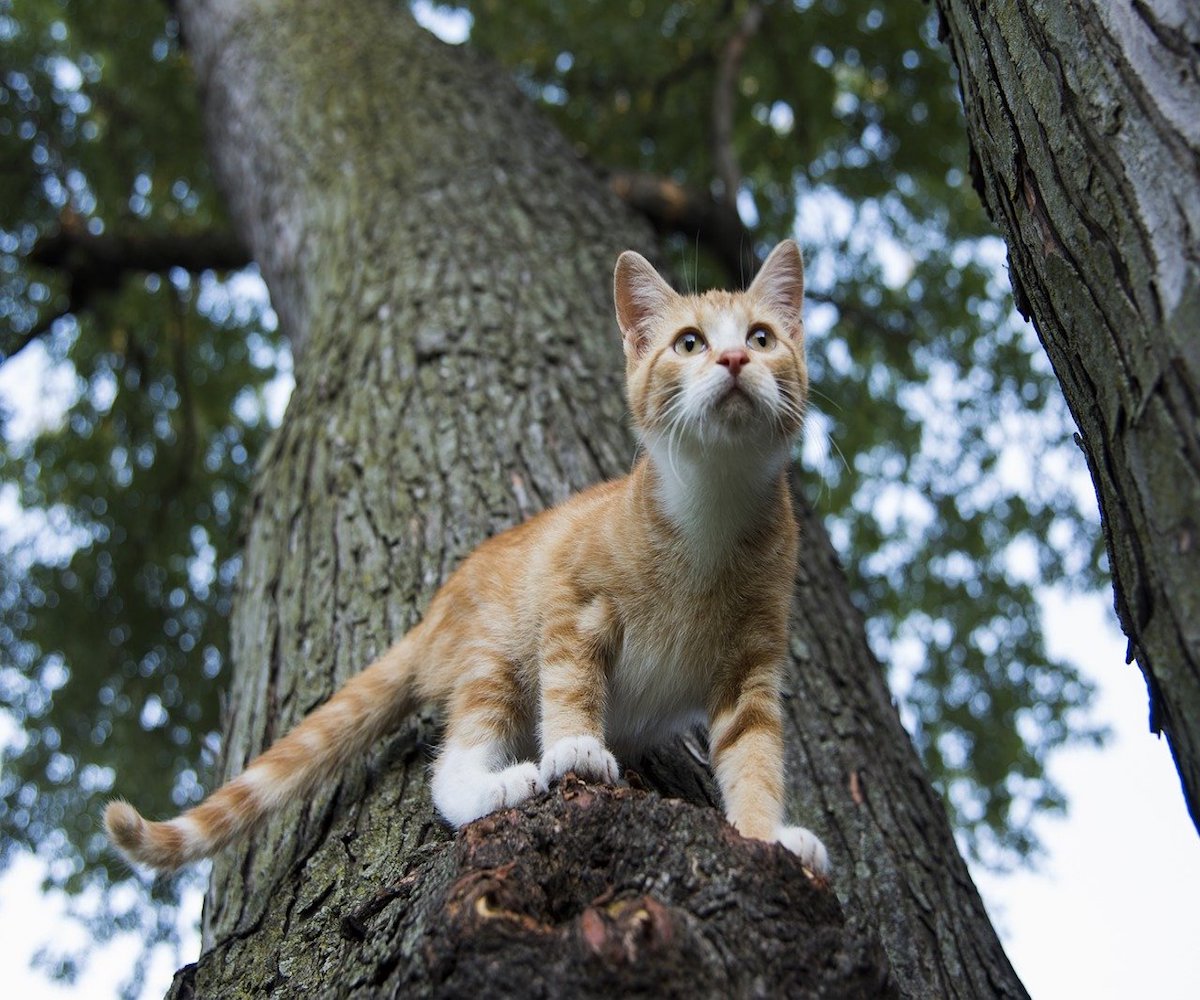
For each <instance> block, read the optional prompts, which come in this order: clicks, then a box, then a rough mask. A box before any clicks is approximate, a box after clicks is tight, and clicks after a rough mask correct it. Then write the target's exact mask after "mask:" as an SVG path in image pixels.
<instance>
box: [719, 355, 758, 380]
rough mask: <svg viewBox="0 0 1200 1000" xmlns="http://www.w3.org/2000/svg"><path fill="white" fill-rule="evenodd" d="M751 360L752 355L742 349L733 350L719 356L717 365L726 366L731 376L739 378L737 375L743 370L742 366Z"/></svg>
mask: <svg viewBox="0 0 1200 1000" xmlns="http://www.w3.org/2000/svg"><path fill="white" fill-rule="evenodd" d="M749 360H750V355H749V354H747V353H746V352H745V351H743V350H742V349H741V348H740V347H735V348H732V349H731V350H728V351H722V352H721V353H720V354H719V355H718V356H717V364H719V365H724V366H725V367H726V368H728V369H729V374H730V375H732V376H733V377H734V378H737V373H738V372H740V371H741V370H742V365H744V364H745V363H746V362H747V361H749Z"/></svg>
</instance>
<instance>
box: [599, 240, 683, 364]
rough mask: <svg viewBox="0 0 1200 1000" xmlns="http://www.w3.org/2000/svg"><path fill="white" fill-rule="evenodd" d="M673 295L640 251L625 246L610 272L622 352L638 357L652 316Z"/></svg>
mask: <svg viewBox="0 0 1200 1000" xmlns="http://www.w3.org/2000/svg"><path fill="white" fill-rule="evenodd" d="M674 298H675V291H674V289H672V288H671V286H670V285H668V284H667V283H666V282H665V281H663V279H662V278H661V277H660V276H659V273H658V272H657V271H656V270H654V265H652V264H651V263H650V261H648V260H646V258H645V257H643V256H642V255H641V254H640V253H635V252H634V251H633V250H626V251H625V252H624V253H623V254H621V256H620V257H618V258H617V268H616V271H615V272H614V273H613V301H614V302H615V303H616V307H617V325H618V326H620V327H621V333H622V334H623V336H624V339H625V356H626V357H627V358H630V359H632V358H635V357H639V356H640V355H641V354H642V352H643V351H645V349H646V347H647V346H648V344H649V337H650V333H651V331H652V330H653V327H654V319H655V317H657V316H659V315H661V314H662V313H663V312H664V311H665V310H666V308H667V306H668V305H669V304H670V302H671V300H672V299H674Z"/></svg>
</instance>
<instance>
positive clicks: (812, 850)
mask: <svg viewBox="0 0 1200 1000" xmlns="http://www.w3.org/2000/svg"><path fill="white" fill-rule="evenodd" d="M803 290H804V272H803V266H802V264H801V260H800V252H799V250H798V249H797V248H796V245H795V244H794V243H792V242H791V241H790V240H789V241H786V242H784V243H781V244H779V246H777V247H776V248H775V250H774V251H773V252H772V253H771V256H770V257H769V258H768V259H767V262H766V263H765V264H764V265H763V268H762V270H761V272H760V273H759V275H758V277H757V278H756V279H755V281H754V283H753V284H752V285H751V286H750V288H749V289H748V290H747V291H746V292H744V293H741V294H732V293H728V292H708V293H706V294H704V295H699V296H682V295H678V294H677V293H675V292H674V291H672V290H671V288H670V287H669V286H668V285H667V284H666V283H665V282H664V281H663V280H662V278H660V277H659V275H658V273H657V272H656V271H655V270H654V268H653V267H651V266H650V264H649V263H648V262H647V261H646V260H645V259H644V258H643V257H641V256H639V255H638V254H636V253H633V252H631V251H629V252H626V253H623V254H622V255H621V257H620V259H619V260H618V261H617V267H616V275H615V295H616V308H617V320H618V322H619V324H620V327H621V331H622V333H623V334H624V344H625V357H626V379H627V383H628V392H629V402H630V405H631V408H632V410H633V418H634V422H635V424H636V426H637V429H638V431H639V433H640V435H641V440H642V442H643V444H644V446H645V454H644V455H643V456H642V458H641V459H640V460H639V461H638V463H637V464H636V465H635V466H634V469H633V471H632V472H631V473H630V474H629V475H628V476H626V477H625V478H623V479H619V480H616V481H615V482H610V483H604V484H602V485H599V486H595V487H593V488H592V489H589V490H586V491H584V492H583V493H581V494H580V495H579V496H577V497H575V498H573V499H571V500H569V501H568V502H566V503H564V504H563V505H562V506H560V507H556V508H555V509H553V510H550V511H546V512H544V513H542V514H540V515H539V516H537V517H535V518H533V519H532V520H530V521H528V522H526V523H525V524H521V525H519V526H517V527H515V528H513V529H511V530H509V531H506V532H504V533H503V534H501V535H499V536H497V537H496V538H493V539H491V540H490V541H487V542H485V543H484V544H482V545H481V546H479V548H478V549H476V550H475V552H474V553H472V555H471V556H470V557H469V558H468V559H467V560H466V561H465V562H464V563H463V564H462V566H460V567H459V568H458V570H457V571H456V572H455V573H454V575H453V576H451V577H450V579H449V580H448V581H447V582H446V585H445V586H444V587H442V589H441V590H440V591H439V592H438V594H437V595H436V596H435V597H434V599H433V601H432V603H431V604H430V606H429V611H428V613H427V614H426V616H425V619H424V620H423V621H422V622H421V623H420V624H419V625H418V626H417V627H416V628H414V629H413V630H412V631H411V632H409V633H408V635H406V636H405V637H404V638H403V639H401V640H400V641H399V642H398V643H397V644H396V645H395V646H393V647H392V648H391V649H390V650H388V652H386V653H384V654H383V656H381V657H380V658H379V659H378V660H377V661H376V662H375V663H373V664H371V665H370V666H369V667H368V668H367V669H366V670H364V671H363V672H362V673H361V674H359V675H358V676H356V677H354V678H352V679H351V680H350V681H349V682H348V683H347V684H346V685H345V686H344V687H343V688H342V689H341V690H340V691H339V692H338V693H337V694H336V695H334V697H332V698H331V699H330V700H329V701H328V702H327V703H326V704H324V705H323V706H321V707H320V708H318V709H316V710H315V711H314V712H312V713H311V714H310V715H309V716H308V717H307V718H305V719H304V720H303V721H302V722H301V723H300V724H299V725H297V726H296V728H295V729H293V730H292V731H291V732H290V733H289V734H288V735H287V736H285V737H283V738H282V739H281V740H279V741H278V742H277V743H275V745H274V746H272V747H271V748H270V749H269V750H267V751H266V752H265V753H263V754H262V756H260V757H258V758H257V759H256V760H254V761H253V762H252V763H251V764H250V765H249V767H247V769H246V770H245V772H244V773H243V774H241V775H240V776H239V777H237V778H234V779H233V780H232V781H230V782H229V783H228V784H226V785H225V786H224V787H222V788H220V789H218V790H217V791H215V792H214V793H213V794H212V795H210V796H209V797H208V798H207V799H206V800H205V801H204V802H202V803H201V804H200V805H198V806H196V807H195V808H194V809H191V810H189V811H188V812H186V813H184V814H183V815H182V816H180V817H178V818H176V819H173V820H171V821H169V822H165V823H151V822H147V821H146V820H144V819H143V818H142V817H141V816H140V815H139V814H138V812H137V811H136V810H135V809H134V808H133V807H132V806H130V805H128V804H127V803H125V802H112V803H110V804H109V806H108V809H107V812H106V813H105V817H104V821H105V825H106V827H107V829H108V834H109V837H110V838H111V839H112V841H113V842H114V843H115V844H116V845H117V846H118V847H119V848H120V849H121V850H122V851H123V852H124V853H125V855H126V856H127V857H129V858H130V859H131V860H133V861H137V862H141V863H143V864H146V865H149V866H151V867H153V868H162V869H170V868H176V867H178V866H180V865H182V864H185V863H187V862H189V861H192V860H194V859H197V858H201V857H205V856H207V855H209V854H212V853H213V852H214V851H216V850H217V849H218V848H220V847H221V846H222V845H224V844H226V843H228V842H229V841H230V840H231V839H232V838H234V837H235V836H237V835H239V834H241V833H243V832H245V831H247V830H248V829H250V828H251V827H252V826H253V825H254V824H255V823H257V822H258V821H259V819H260V818H262V816H263V815H264V814H266V813H267V812H268V811H269V810H273V809H276V808H278V807H280V806H282V805H283V804H285V803H287V802H289V801H292V800H294V799H297V798H299V797H300V796H302V795H303V794H305V793H306V792H307V791H308V790H310V789H311V788H313V787H314V786H315V785H316V784H317V783H318V782H320V781H323V780H324V779H326V778H327V777H329V776H330V775H332V774H335V773H336V772H337V771H338V770H339V769H340V768H342V767H343V766H344V765H345V763H346V762H347V761H348V760H349V759H350V758H351V757H352V756H353V755H355V754H359V753H361V752H362V751H363V750H364V749H365V748H367V747H368V746H370V744H372V743H373V742H374V741H375V740H377V739H378V738H379V737H381V736H382V735H384V734H385V733H387V732H388V731H389V730H390V729H391V728H393V727H394V726H395V724H396V723H397V722H398V721H399V720H400V719H401V718H402V717H403V716H404V715H405V714H406V713H407V712H409V711H410V710H411V709H412V708H413V707H414V706H415V705H416V704H417V703H419V702H421V701H426V700H432V701H435V702H437V703H439V704H440V705H441V706H442V707H443V708H444V710H445V712H446V718H447V722H446V733H445V741H444V744H443V746H442V749H441V752H440V753H439V755H438V757H437V760H436V762H435V763H434V765H433V778H432V792H433V801H434V804H435V805H436V806H437V809H438V811H439V812H440V813H441V814H442V815H443V816H444V817H445V818H446V819H447V820H448V821H449V822H450V823H452V824H453V825H454V826H462V825H463V824H465V823H469V822H470V821H471V820H473V819H476V818H478V817H480V816H483V815H485V814H486V813H489V812H492V811H493V810H495V809H500V808H503V807H506V806H512V805H516V804H517V803H519V802H522V801H524V800H525V799H528V798H529V797H531V796H533V795H536V794H537V793H539V792H541V791H544V790H545V789H546V788H547V786H548V785H550V783H551V782H553V781H554V780H555V779H557V778H560V777H562V776H563V775H564V774H566V773H567V772H568V771H574V772H575V773H576V774H578V775H579V776H581V777H583V778H585V779H587V780H591V781H602V782H614V781H616V780H617V777H618V774H619V769H618V765H617V760H616V758H615V757H614V753H615V754H616V755H617V757H626V758H628V757H630V756H633V755H635V754H636V753H637V752H639V751H641V750H643V749H645V748H646V747H647V746H649V745H651V744H652V743H654V742H657V741H660V740H662V739H664V738H665V737H667V736H669V735H670V734H671V733H674V732H678V731H680V730H681V729H685V728H687V727H690V726H692V725H693V724H695V723H696V722H698V721H700V722H707V724H708V729H709V736H710V746H711V757H712V765H713V771H714V773H715V775H716V779H717V783H718V784H719V786H720V788H721V794H722V795H723V797H724V800H725V809H726V814H727V815H728V817H729V819H730V821H731V822H732V823H733V824H734V826H736V827H737V829H738V830H739V831H741V833H742V834H744V835H745V836H748V837H757V838H760V839H763V840H773V841H779V842H780V843H782V844H784V845H785V846H787V847H788V848H790V849H791V850H792V851H794V852H796V853H797V854H799V855H800V857H801V858H802V859H803V860H804V862H805V863H806V864H807V865H808V866H809V867H810V868H811V869H813V870H815V871H817V872H822V873H823V872H825V871H826V870H827V869H828V860H827V857H826V853H825V848H824V847H823V846H822V844H821V842H820V841H819V840H818V839H817V838H816V837H815V836H814V835H813V834H812V833H810V832H809V831H808V830H805V829H804V828H802V827H798V826H785V825H784V824H783V818H784V817H783V809H784V779H783V741H782V733H781V724H780V702H779V697H780V696H779V685H780V679H781V674H782V671H783V662H784V657H785V655H786V649H787V636H788V608H789V605H790V597H791V588H792V574H793V570H794V564H795V559H796V523H795V519H794V518H793V515H792V508H791V499H790V496H789V493H788V485H787V477H786V470H787V466H788V462H789V460H790V456H791V448H792V442H793V439H794V438H795V436H796V434H797V432H798V431H799V430H800V423H801V417H802V414H803V410H804V405H805V400H806V396H807V389H808V376H807V370H806V367H805V363H804V327H803V323H802V321H801V316H800V311H801V300H802V297H803ZM535 760H537V761H538V762H536V763H535Z"/></svg>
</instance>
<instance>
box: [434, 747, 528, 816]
mask: <svg viewBox="0 0 1200 1000" xmlns="http://www.w3.org/2000/svg"><path fill="white" fill-rule="evenodd" d="M545 790H546V785H545V784H544V783H543V782H542V779H541V776H540V775H539V774H538V769H537V765H536V764H534V763H533V762H531V761H526V762H525V763H523V764H512V765H510V766H509V767H506V768H504V769H503V770H500V771H488V770H486V768H484V767H482V766H480V765H479V763H478V762H477V761H475V760H473V759H471V758H470V757H469V755H468V754H466V753H463V752H461V751H459V752H451V753H448V754H447V755H446V758H445V759H443V760H442V761H439V763H438V765H437V766H436V767H435V769H434V774H433V783H432V788H431V791H432V793H433V804H434V805H435V806H436V807H437V811H438V812H440V813H441V814H442V816H444V817H445V819H446V822H448V823H449V824H450V825H451V826H455V827H459V826H465V825H466V824H467V823H470V822H471V821H472V820H477V819H479V817H480V816H486V815H487V814H488V813H491V812H495V811H496V810H497V809H505V808H507V807H508V806H515V805H517V804H518V803H520V802H524V801H525V800H526V799H528V798H532V797H533V796H534V795H536V794H537V793H538V792H544V791H545Z"/></svg>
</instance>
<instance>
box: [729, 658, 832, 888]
mask: <svg viewBox="0 0 1200 1000" xmlns="http://www.w3.org/2000/svg"><path fill="white" fill-rule="evenodd" d="M775 677H776V674H775V672H774V671H771V670H766V669H764V670H762V671H760V672H759V673H758V674H757V675H755V674H753V673H752V674H751V675H750V676H748V677H747V678H745V679H744V680H743V681H742V683H741V684H739V685H738V686H737V689H736V691H735V692H733V693H732V696H730V697H727V698H726V699H725V701H724V703H722V704H720V705H718V706H716V707H715V708H714V709H713V711H712V712H711V713H710V715H709V745H710V748H711V749H710V755H711V758H712V765H713V774H714V776H715V777H716V779H717V784H718V785H719V786H720V788H721V795H722V797H723V798H724V800H725V815H726V817H727V818H728V819H729V822H731V823H732V824H733V825H734V826H736V827H737V829H738V832H739V833H741V834H742V836H744V837H754V838H756V839H758V840H770V841H778V842H779V843H781V844H783V846H784V847H786V848H788V850H790V851H792V852H793V853H794V854H797V855H799V857H800V860H801V861H803V862H804V864H805V865H806V866H807V867H808V868H810V869H811V870H812V871H814V872H816V873H817V874H818V875H825V874H828V872H829V855H828V853H827V852H826V850H825V845H824V844H822V843H821V841H820V840H819V839H818V838H817V836H816V834H814V833H812V831H810V830H806V829H805V828H804V827H802V826H786V825H784V822H783V804H784V783H783V726H782V721H781V716H780V707H779V688H778V683H777V681H776V680H775Z"/></svg>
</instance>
